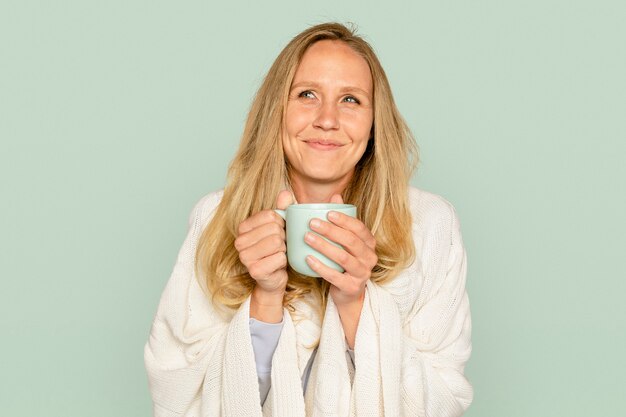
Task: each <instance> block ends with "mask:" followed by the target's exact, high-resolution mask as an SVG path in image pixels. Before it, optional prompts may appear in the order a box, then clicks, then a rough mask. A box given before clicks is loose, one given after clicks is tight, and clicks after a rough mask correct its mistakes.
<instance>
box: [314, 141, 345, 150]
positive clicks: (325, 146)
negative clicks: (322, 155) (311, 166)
mask: <svg viewBox="0 0 626 417" xmlns="http://www.w3.org/2000/svg"><path fill="white" fill-rule="evenodd" d="M304 142H305V143H306V144H307V145H309V146H310V147H312V148H314V149H319V150H323V151H331V150H333V149H338V148H340V147H342V146H343V144H342V143H339V142H337V141H334V140H324V139H307V140H305V141H304Z"/></svg>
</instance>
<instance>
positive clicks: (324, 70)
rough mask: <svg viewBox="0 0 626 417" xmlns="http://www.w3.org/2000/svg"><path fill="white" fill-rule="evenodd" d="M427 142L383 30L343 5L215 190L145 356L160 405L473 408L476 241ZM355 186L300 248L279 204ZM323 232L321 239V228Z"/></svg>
mask: <svg viewBox="0 0 626 417" xmlns="http://www.w3.org/2000/svg"><path fill="white" fill-rule="evenodd" d="M416 163H417V148H416V146H415V144H414V140H413V138H412V135H411V133H410V131H409V129H408V127H407V126H406V124H405V122H404V121H403V119H402V117H401V116H400V114H399V112H398V110H397V108H396V106H395V104H394V102H393V97H392V94H391V90H390V87H389V83H388V81H387V78H386V76H385V73H384V70H383V69H382V67H381V65H380V63H379V61H378V59H377V58H376V55H375V54H374V52H373V50H372V49H371V47H370V46H369V45H368V44H367V43H366V42H365V41H364V40H363V39H362V38H360V37H359V36H357V35H355V34H354V32H353V31H352V30H350V29H348V28H346V27H345V26H343V25H340V24H336V23H328V24H321V25H317V26H314V27H311V28H309V29H307V30H305V31H304V32H302V33H300V34H299V35H297V36H296V37H295V38H294V39H293V40H292V41H291V42H290V43H289V44H288V45H287V46H286V47H285V49H284V50H283V51H282V52H281V53H280V55H279V56H278V58H277V59H276V61H275V62H274V64H273V65H272V67H271V68H270V70H269V72H268V74H267V76H266V78H265V80H264V82H263V84H262V86H261V87H260V89H259V92H258V94H257V95H256V97H255V99H254V102H253V105H252V108H251V110H250V114H249V116H248V120H247V123H246V127H245V130H244V133H243V137H242V141H241V145H240V148H239V150H238V152H237V154H236V156H235V159H234V161H233V162H232V164H231V166H230V169H229V176H228V183H227V185H226V187H225V189H224V190H223V191H218V192H215V193H211V194H208V195H206V196H205V197H203V198H202V199H201V200H200V201H199V202H198V203H197V204H196V206H195V207H194V209H193V211H192V213H191V216H190V218H189V226H190V229H189V233H188V235H187V238H186V240H185V242H184V244H183V247H182V249H181V251H180V253H179V256H178V260H177V263H176V265H175V267H174V271H173V273H172V276H171V278H170V280H169V282H168V284H167V286H166V288H165V290H164V293H163V295H162V297H161V301H160V304H159V308H158V311H157V314H156V317H155V319H154V322H153V325H152V329H151V332H150V338H149V340H148V342H147V344H146V346H145V352H144V354H145V365H146V369H147V372H148V376H149V382H150V390H151V393H152V398H153V403H154V414H155V415H156V416H261V415H265V416H274V415H276V416H278V415H280V416H289V417H294V416H305V415H306V416H321V415H337V416H352V415H356V416H364V415H381V416H382V415H386V416H418V415H419V416H422V415H423V416H458V415H461V414H462V413H463V412H464V411H465V410H466V409H467V407H468V406H469V404H470V403H471V401H472V396H473V391H472V387H471V385H470V384H469V382H468V381H467V379H466V378H465V377H464V374H463V372H464V367H465V363H466V362H467V360H468V359H469V356H470V352H471V341H470V331H471V321H470V311H469V302H468V298H467V293H466V290H465V278H466V254H465V250H464V247H463V242H462V238H461V233H460V228H459V221H458V217H457V215H456V212H455V210H454V208H453V206H452V205H451V204H450V203H449V202H447V201H446V200H445V199H443V198H442V197H440V196H438V195H435V194H432V193H428V192H426V191H422V190H419V189H417V188H413V187H410V186H409V179H410V176H411V174H412V172H413V170H414V167H415V164H416ZM329 201H330V202H347V203H350V204H354V205H356V206H357V207H358V216H359V217H358V219H355V218H350V217H347V216H343V215H341V214H339V213H337V214H338V215H337V216H336V217H332V216H330V215H329V219H328V221H324V220H321V221H319V222H318V223H317V224H314V222H312V224H311V225H310V226H311V228H312V230H313V231H315V232H316V234H318V235H321V236H324V237H326V238H328V239H329V240H331V241H334V242H336V243H339V244H341V245H342V247H343V249H342V248H337V247H336V246H333V245H331V244H329V243H327V242H325V241H324V240H323V239H320V238H319V237H318V238H315V236H316V234H309V235H310V236H309V235H308V236H307V238H306V239H305V240H306V242H307V244H309V245H310V246H312V247H313V248H315V249H317V250H318V251H319V252H321V253H323V254H324V255H326V256H327V257H329V258H330V259H333V260H334V261H336V262H337V263H338V264H340V265H342V266H343V268H344V269H345V272H344V273H343V274H342V273H338V272H336V271H334V270H331V269H329V268H327V267H325V266H324V265H322V264H320V263H319V262H317V261H316V260H315V259H308V260H307V262H308V263H309V266H310V267H311V268H312V269H313V270H314V271H316V272H318V273H319V274H320V276H321V277H322V278H311V277H307V276H303V275H300V274H298V273H297V272H295V271H294V270H292V269H291V268H290V267H289V266H288V265H287V261H286V256H285V252H286V246H285V231H284V222H283V220H282V219H281V218H280V216H278V215H276V214H275V213H274V211H273V210H272V209H273V208H281V209H284V208H286V207H287V206H288V205H289V204H293V203H308V202H329ZM309 237H312V238H313V239H310V238H309Z"/></svg>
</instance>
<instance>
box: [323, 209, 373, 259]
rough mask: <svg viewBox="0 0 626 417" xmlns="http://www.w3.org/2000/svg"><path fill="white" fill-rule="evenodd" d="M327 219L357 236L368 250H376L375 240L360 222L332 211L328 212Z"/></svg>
mask: <svg viewBox="0 0 626 417" xmlns="http://www.w3.org/2000/svg"><path fill="white" fill-rule="evenodd" d="M327 217H328V220H330V221H331V222H333V223H334V224H336V225H337V226H339V227H341V228H343V229H347V230H349V231H351V232H352V233H354V234H355V235H357V236H358V237H359V238H360V239H361V240H362V241H363V242H364V243H365V244H366V245H367V246H368V247H369V248H370V249H372V250H375V249H376V239H375V238H374V236H373V235H372V232H370V230H369V229H368V228H367V226H365V225H364V224H363V222H362V221H361V220H359V219H357V218H356V217H352V216H348V215H347V214H343V213H341V212H338V211H334V210H333V211H329V212H328V216H327Z"/></svg>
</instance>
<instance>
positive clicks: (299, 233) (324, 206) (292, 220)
mask: <svg viewBox="0 0 626 417" xmlns="http://www.w3.org/2000/svg"><path fill="white" fill-rule="evenodd" d="M274 211H275V212H276V213H278V214H279V215H280V216H281V217H282V218H283V219H285V223H286V229H287V231H286V235H287V260H288V261H289V265H291V267H292V268H293V269H294V270H296V271H298V272H299V273H301V274H304V275H308V276H310V277H319V274H318V273H317V272H315V271H313V270H312V269H311V268H310V267H309V265H308V264H307V263H306V257H307V256H309V255H313V256H315V258H317V259H319V260H320V262H322V263H323V264H325V265H327V266H329V267H330V268H333V269H335V270H337V271H339V272H343V271H344V269H343V268H342V267H341V266H339V265H338V264H337V263H335V262H333V261H331V260H330V259H328V258H327V257H326V256H324V255H322V254H321V253H319V252H318V251H316V250H315V249H313V248H312V247H310V246H309V245H308V244H307V243H306V242H305V241H304V235H305V234H306V233H307V232H313V231H312V230H311V228H310V227H309V223H310V222H311V220H312V219H316V218H317V219H321V220H325V221H328V217H327V216H328V212H329V211H338V212H340V213H343V214H346V215H348V216H351V217H356V206H353V205H352V204H337V203H316V204H292V205H290V206H288V207H287V209H286V210H274ZM313 233H315V232H313ZM315 234H317V233H315ZM318 236H319V235H318ZM323 239H326V238H323ZM326 240H327V241H328V242H330V243H332V244H333V245H335V246H337V247H340V248H341V247H342V246H341V245H339V244H337V243H335V242H332V241H330V240H328V239H326Z"/></svg>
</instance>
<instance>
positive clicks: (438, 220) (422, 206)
mask: <svg viewBox="0 0 626 417" xmlns="http://www.w3.org/2000/svg"><path fill="white" fill-rule="evenodd" d="M409 206H410V210H411V215H412V217H413V229H414V230H415V229H417V230H422V231H423V230H427V229H430V228H432V227H441V226H443V227H446V226H449V227H451V226H452V225H453V224H455V223H458V221H459V220H458V215H457V212H456V209H455V208H454V206H453V205H452V203H450V202H449V201H448V200H447V199H445V198H444V197H442V196H440V195H438V194H435V193H431V192H429V191H425V190H422V189H419V188H417V187H409Z"/></svg>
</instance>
